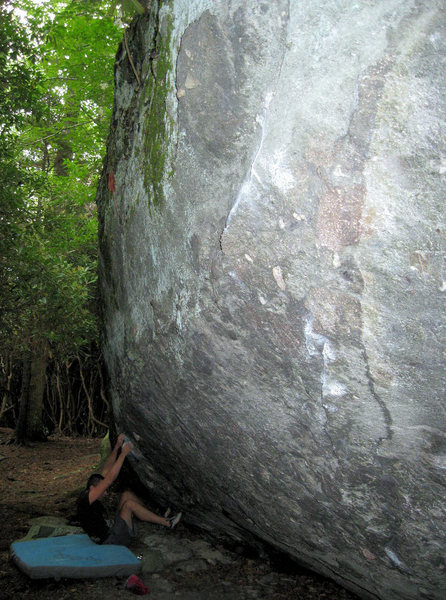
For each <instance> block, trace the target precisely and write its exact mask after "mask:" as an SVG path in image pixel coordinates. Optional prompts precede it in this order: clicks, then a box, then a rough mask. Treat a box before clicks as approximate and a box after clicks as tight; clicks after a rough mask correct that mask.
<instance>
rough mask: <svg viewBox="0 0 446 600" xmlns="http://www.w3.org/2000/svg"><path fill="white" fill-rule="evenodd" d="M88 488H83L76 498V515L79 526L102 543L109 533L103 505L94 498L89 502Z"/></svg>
mask: <svg viewBox="0 0 446 600" xmlns="http://www.w3.org/2000/svg"><path fill="white" fill-rule="evenodd" d="M88 494H89V490H84V491H83V492H82V494H81V495H80V496H79V498H78V500H77V517H78V519H79V522H80V524H81V527H82V528H83V529H84V530H85V532H86V533H88V535H89V536H90V537H91V538H92V539H93V540H94V541H95V542H99V543H100V544H102V542H103V541H104V540H105V539H106V538H107V536H108V534H109V527H108V525H107V520H106V518H107V513H106V510H105V508H104V505H103V504H102V503H101V502H100V501H99V500H95V501H94V502H92V503H91V504H90V502H89V500H88Z"/></svg>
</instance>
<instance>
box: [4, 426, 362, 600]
mask: <svg viewBox="0 0 446 600" xmlns="http://www.w3.org/2000/svg"><path fill="white" fill-rule="evenodd" d="M11 433H12V432H11V431H10V430H7V429H1V428H0V522H1V533H0V600H3V599H6V598H8V599H9V598H20V599H26V598H35V599H37V600H43V599H47V598H50V597H51V598H57V600H64V599H65V598H66V599H68V598H70V600H81V599H82V600H85V599H90V598H92V599H93V598H94V599H95V600H101V599H104V600H105V599H107V600H113V599H115V598H125V597H128V598H131V593H130V592H129V591H128V590H125V589H124V583H125V580H122V579H119V578H116V577H111V578H104V579H97V580H91V579H87V580H61V581H58V582H56V581H53V580H31V579H29V578H28V577H27V576H26V575H24V574H22V573H21V572H20V571H19V570H18V569H17V568H16V566H15V565H14V563H13V562H12V560H11V559H10V556H9V547H10V544H11V543H12V542H13V541H15V540H17V539H20V538H21V537H23V536H24V535H26V533H27V532H28V530H29V528H30V525H29V521H30V519H32V518H35V517H40V516H47V515H52V516H60V517H64V518H70V517H72V516H73V514H74V506H75V499H76V498H77V495H78V494H79V492H80V490H81V489H82V487H83V486H84V484H85V481H86V479H87V478H88V476H89V475H90V474H91V473H92V471H94V467H95V466H96V465H97V464H98V462H99V459H100V455H99V445H100V440H97V439H84V438H56V437H52V438H50V439H49V440H48V441H47V442H45V443H39V444H36V445H33V446H29V447H22V446H15V445H9V444H7V442H8V440H9V438H10V436H11ZM152 508H155V507H152ZM179 527H181V529H182V532H183V534H184V536H185V537H188V538H191V537H193V536H195V537H196V536H197V532H193V531H189V530H188V528H187V526H186V525H184V524H182V523H180V525H179ZM276 571H281V567H280V564H279V565H274V566H272V565H271V563H270V562H269V561H262V560H253V559H252V558H248V557H246V556H240V558H239V560H237V565H236V567H234V565H231V566H230V567H216V568H215V569H210V570H207V571H205V572H201V573H194V574H184V575H183V576H181V577H179V576H176V575H175V574H172V575H171V576H170V577H171V583H172V584H173V586H174V589H175V590H176V591H175V594H174V597H175V598H178V599H179V600H181V597H182V590H187V591H188V593H189V596H188V597H190V593H191V589H199V587H200V580H202V585H203V587H206V586H209V584H210V582H215V583H216V584H217V583H219V582H222V581H237V583H238V584H242V585H243V583H244V582H245V581H246V584H247V585H248V584H249V582H252V580H253V578H256V577H259V576H264V575H265V574H271V573H272V572H273V574H274V573H275V572H276ZM279 580H280V582H281V583H279V585H277V586H276V587H275V589H274V592H273V593H272V592H271V593H267V595H265V596H263V597H264V598H265V599H271V600H273V598H274V600H315V599H317V600H355V599H356V596H354V595H353V594H351V593H349V592H347V591H346V590H344V589H343V588H341V587H339V586H337V585H336V584H335V583H333V582H330V581H327V580H325V579H323V578H319V577H317V576H313V575H312V574H309V573H308V572H305V573H304V572H302V571H301V572H297V571H295V572H293V571H292V570H291V571H290V568H289V566H288V569H287V572H286V576H285V575H284V576H283V577H282V579H280V578H279ZM144 583H146V584H147V585H149V587H150V581H146V579H144ZM185 593H186V592H185ZM147 597H148V598H150V594H149V595H148V596H147ZM234 600H238V599H237V598H234Z"/></svg>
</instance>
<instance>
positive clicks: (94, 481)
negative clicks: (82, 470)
mask: <svg viewBox="0 0 446 600" xmlns="http://www.w3.org/2000/svg"><path fill="white" fill-rule="evenodd" d="M103 479H104V477H103V476H102V475H101V474H100V473H93V475H90V477H89V478H88V481H87V490H89V489H90V486H91V485H92V486H94V487H96V486H97V485H99V483H100V482H101V481H102V480H103Z"/></svg>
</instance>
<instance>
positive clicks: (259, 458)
mask: <svg viewBox="0 0 446 600" xmlns="http://www.w3.org/2000/svg"><path fill="white" fill-rule="evenodd" d="M151 10H152V13H151V15H149V16H148V15H146V16H144V17H141V18H139V19H138V20H137V21H136V22H135V23H134V26H133V29H132V31H131V32H130V35H129V40H130V52H131V54H132V58H133V61H134V63H135V66H136V69H137V71H138V73H139V76H140V78H141V85H140V86H139V87H138V85H137V83H136V80H135V77H134V74H133V72H132V69H131V67H130V64H129V61H128V57H127V56H126V52H125V49H121V50H120V52H119V53H118V60H117V66H116V98H115V109H114V118H113V124H112V130H111V135H110V140H109V145H108V156H107V159H106V163H105V168H104V173H103V177H102V180H101V184H100V186H99V191H98V205H99V214H100V240H101V266H100V279H101V289H102V295H103V300H104V354H105V358H106V362H107V365H108V369H109V372H110V378H111V393H112V399H113V408H114V413H115V416H116V421H117V424H118V427H119V428H120V429H122V430H125V431H126V432H127V433H128V434H129V436H130V437H131V438H132V439H133V441H134V442H135V444H136V445H137V448H138V451H139V453H140V454H141V455H142V456H143V458H142V459H141V460H139V461H136V460H134V461H133V463H134V466H135V469H136V471H137V472H138V474H139V475H140V477H141V479H142V481H143V482H144V483H145V485H146V486H147V487H148V488H149V489H150V490H152V492H153V494H154V495H155V496H156V497H157V498H158V499H159V500H160V501H163V502H165V501H166V500H167V499H168V500H169V502H170V503H171V504H172V505H173V506H175V507H182V509H183V510H184V512H185V518H186V520H189V522H192V523H196V524H199V525H200V526H202V527H204V528H207V529H209V530H212V531H214V532H216V533H219V534H226V535H228V536H231V537H234V538H237V539H241V540H248V541H249V540H251V541H253V540H255V539H259V538H260V539H261V540H263V541H265V542H268V543H270V544H273V545H274V546H275V547H276V548H278V549H281V550H283V551H284V552H286V553H288V554H289V555H291V556H292V557H294V558H296V559H297V560H299V561H300V562H301V563H304V564H305V565H308V566H310V567H311V568H313V569H315V570H316V571H319V572H321V573H323V574H325V575H328V576H330V577H332V578H335V579H336V580H338V581H340V582H341V583H343V585H345V586H346V587H348V588H350V589H352V590H354V591H356V592H357V593H359V594H360V595H362V596H363V597H366V598H367V597H370V598H382V599H385V600H393V599H400V600H402V599H405V600H408V599H410V600H411V599H413V600H415V599H416V600H420V599H430V600H433V599H440V598H441V599H443V598H444V597H445V594H446V586H445V580H446V579H445V575H446V573H445V538H446V526H445V522H446V519H445V517H446V500H445V474H446V419H445V417H446V415H445V370H444V360H445V347H446V346H445V341H446V340H445V334H446V326H445V311H444V303H445V294H446V262H445V242H446V225H445V220H444V216H445V214H444V213H445V187H446V186H445V173H446V148H445V136H446V126H445V115H446V93H445V92H446V90H445V63H446V26H445V23H446V19H445V17H446V6H445V3H444V1H442V0H429V1H427V0H426V1H423V0H386V1H385V2H383V1H380V0H357V1H355V2H351V1H349V0H336V2H325V1H323V0H312V1H311V2H310V1H297V0H290V1H289V2H288V1H286V0H268V1H266V0H265V1H258V0H233V1H231V2H220V1H218V0H176V1H175V2H172V3H167V2H166V3H162V5H161V7H159V6H158V5H157V3H156V2H154V3H152V9H151Z"/></svg>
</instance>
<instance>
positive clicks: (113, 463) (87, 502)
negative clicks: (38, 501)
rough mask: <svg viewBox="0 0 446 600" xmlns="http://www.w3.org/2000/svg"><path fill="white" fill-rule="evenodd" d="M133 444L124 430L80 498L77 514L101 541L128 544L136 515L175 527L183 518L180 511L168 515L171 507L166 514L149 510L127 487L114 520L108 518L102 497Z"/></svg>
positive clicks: (87, 529) (133, 530) (94, 537)
mask: <svg viewBox="0 0 446 600" xmlns="http://www.w3.org/2000/svg"><path fill="white" fill-rule="evenodd" d="M132 448H133V444H132V443H131V442H126V441H125V436H124V434H121V435H119V437H118V440H117V442H116V444H115V447H114V448H113V450H112V452H111V453H110V456H109V457H108V458H107V460H106V462H105V464H104V467H103V469H102V472H101V473H95V474H93V475H91V476H90V477H89V479H88V482H87V486H86V489H85V490H84V491H83V492H82V493H81V495H80V496H79V498H78V501H77V516H78V519H79V522H80V524H81V526H82V527H83V528H84V530H85V531H86V532H87V533H88V535H89V536H90V537H91V538H92V539H93V540H94V541H97V542H99V543H100V544H117V545H122V546H127V545H128V544H129V543H130V538H131V537H134V536H135V522H134V521H135V519H138V520H140V521H148V522H150V523H157V524H158V525H162V526H163V527H168V528H169V529H173V528H174V527H175V526H176V525H177V524H178V522H179V520H180V519H181V513H178V514H176V515H174V516H173V517H170V518H168V516H169V512H170V509H169V510H168V512H166V514H165V516H164V517H161V516H159V515H156V514H155V513H153V512H151V511H150V510H148V509H147V508H146V507H145V506H144V505H143V504H142V502H141V501H140V500H139V499H138V498H137V497H136V496H135V495H134V494H133V493H132V492H130V491H125V492H124V493H123V494H122V496H121V498H120V501H119V506H118V511H117V513H116V516H115V520H114V522H110V521H109V520H108V519H107V512H106V510H105V507H104V505H103V504H102V502H101V499H102V498H104V497H105V496H107V494H108V488H109V487H110V486H111V484H112V483H113V482H114V481H115V479H116V478H117V477H118V475H119V472H120V471H121V468H122V465H123V463H124V460H125V458H126V456H127V455H128V454H129V453H130V452H131V451H132Z"/></svg>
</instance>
